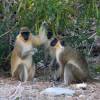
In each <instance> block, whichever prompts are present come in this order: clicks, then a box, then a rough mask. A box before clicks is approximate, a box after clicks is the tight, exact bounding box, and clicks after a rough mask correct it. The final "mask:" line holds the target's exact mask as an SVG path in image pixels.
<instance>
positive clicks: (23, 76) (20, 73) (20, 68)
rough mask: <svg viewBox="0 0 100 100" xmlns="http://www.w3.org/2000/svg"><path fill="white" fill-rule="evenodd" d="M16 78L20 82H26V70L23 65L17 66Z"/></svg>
mask: <svg viewBox="0 0 100 100" xmlns="http://www.w3.org/2000/svg"><path fill="white" fill-rule="evenodd" d="M18 77H19V79H20V81H22V82H25V81H27V80H28V69H27V66H26V65H25V64H20V65H19V66H18Z"/></svg>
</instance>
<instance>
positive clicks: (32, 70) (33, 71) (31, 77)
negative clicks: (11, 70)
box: [28, 65, 36, 81]
mask: <svg viewBox="0 0 100 100" xmlns="http://www.w3.org/2000/svg"><path fill="white" fill-rule="evenodd" d="M35 70H36V69H35V65H33V66H32V67H30V69H29V77H28V80H31V81H33V78H34V76H35Z"/></svg>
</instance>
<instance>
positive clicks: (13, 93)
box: [0, 77, 100, 100]
mask: <svg viewBox="0 0 100 100" xmlns="http://www.w3.org/2000/svg"><path fill="white" fill-rule="evenodd" d="M53 86H55V85H54V83H53V82H48V81H47V82H46V81H44V82H40V81H34V82H20V81H17V80H15V79H11V78H4V77H0V100H8V99H9V100H100V83H98V82H92V83H87V87H86V88H85V89H81V88H76V87H75V85H74V86H73V85H71V86H69V87H68V88H70V89H72V90H75V94H74V96H66V95H60V96H52V95H43V94H40V92H41V91H42V90H44V89H46V88H48V87H53ZM57 86H60V87H64V86H63V85H61V84H60V85H57Z"/></svg>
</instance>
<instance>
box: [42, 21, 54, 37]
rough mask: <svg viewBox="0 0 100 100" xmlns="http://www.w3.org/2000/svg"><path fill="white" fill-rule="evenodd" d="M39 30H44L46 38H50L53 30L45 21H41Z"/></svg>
mask: <svg viewBox="0 0 100 100" xmlns="http://www.w3.org/2000/svg"><path fill="white" fill-rule="evenodd" d="M40 30H41V32H42V33H43V32H44V31H45V33H46V36H47V38H48V39H51V38H52V37H53V32H52V31H51V29H50V25H49V24H48V23H47V22H46V21H44V22H42V25H41V27H40Z"/></svg>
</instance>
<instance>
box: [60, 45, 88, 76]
mask: <svg viewBox="0 0 100 100" xmlns="http://www.w3.org/2000/svg"><path fill="white" fill-rule="evenodd" d="M60 59H61V61H62V63H63V64H69V63H70V64H72V65H74V66H72V69H73V73H74V72H76V74H77V73H81V72H82V73H84V74H83V75H84V77H89V71H88V64H87V61H86V59H85V57H84V56H82V55H81V54H80V53H79V52H78V51H77V50H76V49H74V48H72V47H70V46H66V47H65V48H64V51H63V52H62V53H61V57H60Z"/></svg>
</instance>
